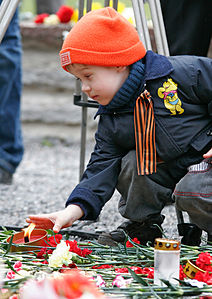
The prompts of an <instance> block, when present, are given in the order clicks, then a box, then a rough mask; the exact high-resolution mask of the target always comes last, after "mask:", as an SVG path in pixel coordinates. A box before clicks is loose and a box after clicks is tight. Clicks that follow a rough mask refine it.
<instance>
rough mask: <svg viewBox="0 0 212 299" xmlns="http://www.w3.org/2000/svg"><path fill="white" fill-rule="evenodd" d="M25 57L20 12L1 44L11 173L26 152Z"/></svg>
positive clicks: (0, 120) (0, 113)
mask: <svg viewBox="0 0 212 299" xmlns="http://www.w3.org/2000/svg"><path fill="white" fill-rule="evenodd" d="M1 2H2V0H0V3H1ZM21 58H22V45H21V36H20V28H19V20H18V11H16V13H15V15H14V17H13V19H12V21H11V23H10V25H9V27H8V29H7V31H6V34H5V36H4V38H3V40H2V42H1V44H0V167H2V168H4V169H6V170H7V171H9V172H11V173H14V172H15V170H16V168H17V166H18V165H19V163H20V162H21V160H22V157H23V151H24V150H23V141H22V134H21V120H20V105H21V91H22V70H21Z"/></svg>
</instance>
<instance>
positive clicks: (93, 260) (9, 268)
mask: <svg viewBox="0 0 212 299" xmlns="http://www.w3.org/2000/svg"><path fill="white" fill-rule="evenodd" d="M13 234H14V231H7V230H5V231H2V232H0V287H1V291H0V298H10V299H38V298H39V299H44V298H45V299H62V298H63V299H65V298H68V299H69V298H70V299H72V298H76V299H77V298H81V299H86V298H88V299H93V298H110V297H111V296H118V297H122V298H123V297H124V298H139V297H141V296H142V297H145V298H174V297H183V296H186V297H187V296H192V298H201V297H200V296H202V298H204V296H210V295H211V293H212V287H211V284H212V255H211V253H212V246H210V245H205V246H202V247H189V246H182V249H181V267H180V280H179V286H176V285H172V284H170V283H169V281H164V283H165V286H162V287H161V286H156V285H154V283H153V278H154V249H153V248H152V247H149V246H142V245H140V244H139V241H138V240H137V239H133V240H131V239H129V238H128V239H126V243H125V244H124V245H121V244H118V246H117V247H112V248H110V247H108V246H104V245H100V244H98V243H97V242H95V241H92V240H90V241H87V242H79V241H78V242H77V241H76V240H69V239H65V238H64V237H63V236H62V235H61V234H56V235H55V234H54V233H53V232H52V231H48V238H47V241H46V246H42V247H41V246H37V248H36V249H35V248H34V247H35V246H34V247H33V250H30V246H29V245H28V244H26V245H23V244H22V245H21V246H20V250H21V251H16V252H11V251H10V247H11V245H12V244H11V243H9V244H8V242H7V240H8V237H9V236H11V235H13ZM17 246H19V245H17ZM23 246H27V249H28V251H22V249H23ZM188 261H190V262H191V264H195V267H196V268H195V271H196V272H195V275H194V277H193V278H192V279H191V278H189V277H188V275H187V272H186V269H187V268H186V267H187V263H188ZM167 294H168V295H167ZM167 296H168V297H167ZM211 296H212V295H211ZM205 298H206V297H205ZM208 298H209V297H208Z"/></svg>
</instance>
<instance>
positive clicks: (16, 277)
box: [14, 270, 30, 279]
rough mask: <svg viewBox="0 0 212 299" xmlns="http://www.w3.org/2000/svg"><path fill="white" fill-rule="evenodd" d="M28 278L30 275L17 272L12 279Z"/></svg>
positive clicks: (25, 272)
mask: <svg viewBox="0 0 212 299" xmlns="http://www.w3.org/2000/svg"><path fill="white" fill-rule="evenodd" d="M27 276H30V273H29V272H28V271H26V270H19V271H18V273H15V277H14V279H19V278H21V277H27Z"/></svg>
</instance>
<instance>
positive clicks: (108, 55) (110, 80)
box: [27, 7, 212, 245]
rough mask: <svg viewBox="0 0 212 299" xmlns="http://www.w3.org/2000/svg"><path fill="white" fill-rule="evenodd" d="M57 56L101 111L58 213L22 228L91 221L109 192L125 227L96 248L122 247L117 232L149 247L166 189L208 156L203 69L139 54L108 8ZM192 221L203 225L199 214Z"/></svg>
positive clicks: (193, 62) (207, 76) (207, 71)
mask: <svg viewBox="0 0 212 299" xmlns="http://www.w3.org/2000/svg"><path fill="white" fill-rule="evenodd" d="M60 57H61V63H62V67H63V68H64V69H65V70H66V71H68V72H70V73H71V74H73V75H74V76H75V77H76V78H78V79H79V80H80V81H81V83H82V91H83V92H85V93H86V94H87V95H88V96H89V97H90V98H92V99H93V100H95V101H97V102H98V103H99V104H100V107H99V110H98V112H97V114H96V116H99V125H98V130H97V132H96V135H95V137H96V145H95V149H94V152H93V153H92V155H91V159H90V161H89V163H88V165H87V168H86V170H85V172H84V174H83V176H82V179H81V181H80V183H79V184H78V185H77V186H76V188H75V189H74V190H73V191H72V193H71V195H70V196H69V198H68V200H67V202H66V208H65V209H64V210H61V211H58V212H55V213H51V214H42V215H32V216H29V218H28V219H27V222H28V223H30V222H34V223H35V224H36V226H37V227H40V228H53V230H54V231H55V232H59V230H60V229H61V228H65V227H68V226H71V225H72V224H73V223H74V221H76V220H78V219H82V220H84V219H87V220H88V219H90V220H91V219H93V220H94V219H96V218H97V217H98V215H99V213H100V212H101V209H102V207H103V206H104V204H105V203H106V202H107V201H108V200H109V199H110V198H111V196H112V195H113V192H114V190H115V188H117V190H118V191H119V192H120V194H121V199H120V202H119V212H120V213H121V215H122V216H123V217H125V218H127V219H128V220H127V221H126V222H125V223H123V225H121V226H120V227H118V228H117V229H116V230H114V231H112V232H110V233H104V234H102V235H101V236H100V238H99V242H101V243H104V244H109V245H114V244H116V242H123V241H124V240H125V233H124V232H126V233H127V234H129V236H130V237H131V238H134V237H137V238H138V239H139V240H140V242H141V244H146V242H147V241H151V242H153V241H154V239H155V238H156V237H160V236H161V230H160V226H161V224H162V222H163V219H164V216H163V215H161V210H162V209H163V207H164V206H165V205H166V204H168V203H170V202H172V193H173V190H174V188H175V185H176V184H177V183H178V182H179V181H180V179H181V178H183V177H184V176H185V175H186V173H187V168H188V167H189V166H190V165H193V164H196V163H200V162H201V161H202V160H203V154H205V153H207V152H208V151H209V150H210V149H211V147H212V136H211V135H212V134H211V133H210V129H211V127H212V120H211V115H210V113H211V114H212V110H211V107H212V105H211V100H212V87H211V78H212V61H211V60H210V59H208V58H200V57H192V56H178V57H165V56H161V55H157V54H155V53H153V52H152V51H147V52H146V50H145V48H144V46H143V44H142V42H141V41H140V40H139V36H138V34H137V32H136V30H135V28H134V27H133V26H132V25H131V24H130V23H129V22H128V21H127V20H126V19H125V18H124V17H122V16H121V15H120V14H119V13H117V12H116V11H115V10H114V9H112V8H109V7H107V8H103V9H99V10H95V11H92V12H89V13H87V14H86V15H85V16H84V17H82V18H81V20H80V21H79V22H78V23H77V24H76V25H75V26H74V28H73V29H72V30H71V32H70V33H69V34H68V36H67V37H66V39H65V41H64V44H63V46H62V50H61V52H60ZM208 155H210V153H209V154H208ZM194 188H195V186H194ZM208 204H210V203H208ZM188 209H189V207H188ZM199 215H200V217H202V218H201V219H202V222H203V223H204V211H199ZM209 217H210V219H212V213H210V214H209ZM194 221H195V219H194ZM194 223H195V222H194ZM198 223H199V222H198ZM209 233H212V229H211V231H210V232H209Z"/></svg>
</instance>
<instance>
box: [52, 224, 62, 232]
mask: <svg viewBox="0 0 212 299" xmlns="http://www.w3.org/2000/svg"><path fill="white" fill-rule="evenodd" d="M60 229H61V225H59V224H58V223H55V225H54V227H53V231H54V232H55V233H59V231H60Z"/></svg>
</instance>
